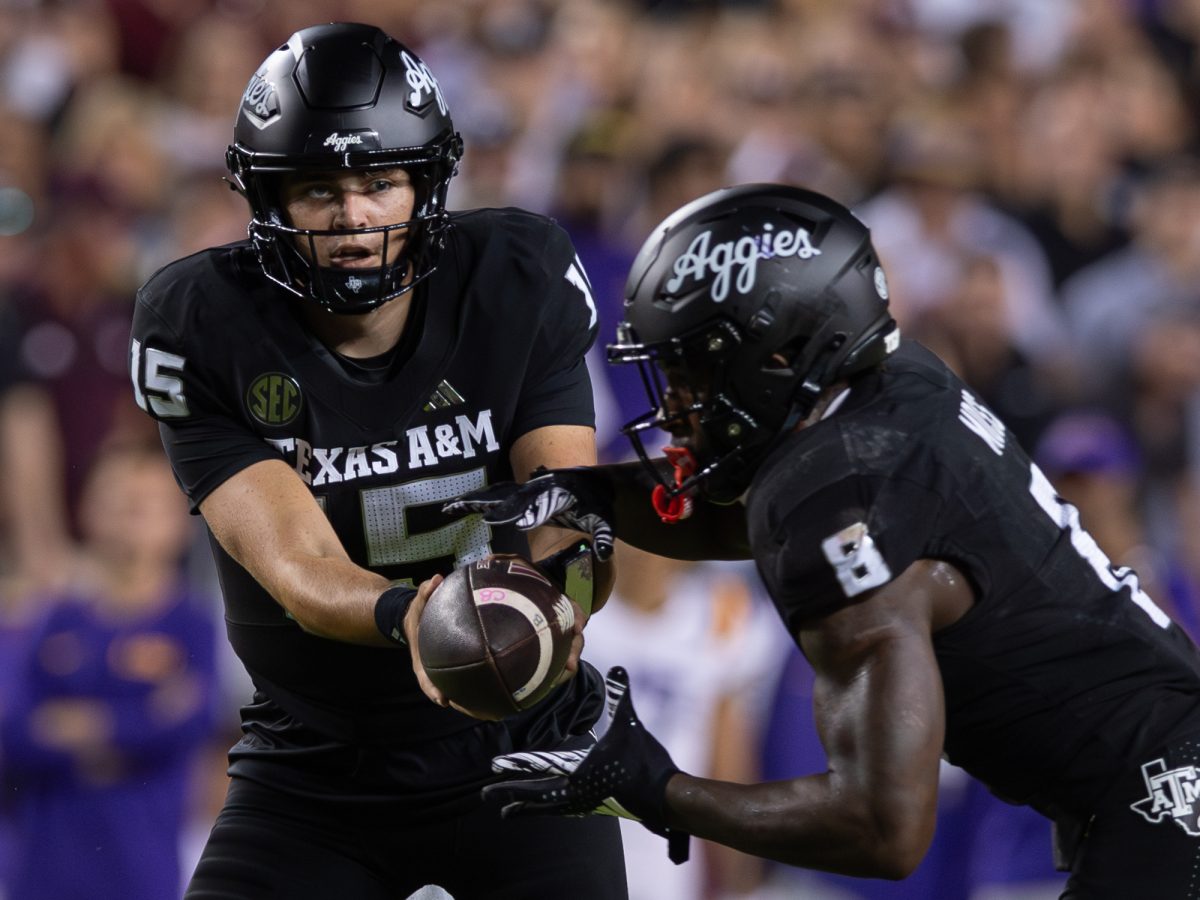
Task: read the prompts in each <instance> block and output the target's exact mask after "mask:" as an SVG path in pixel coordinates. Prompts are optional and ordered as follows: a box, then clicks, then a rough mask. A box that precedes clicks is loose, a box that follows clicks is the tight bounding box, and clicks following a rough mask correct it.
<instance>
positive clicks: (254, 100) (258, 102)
mask: <svg viewBox="0 0 1200 900" xmlns="http://www.w3.org/2000/svg"><path fill="white" fill-rule="evenodd" d="M242 112H243V113H245V116H246V119H247V120H248V121H249V122H250V123H251V124H252V125H254V127H256V128H266V127H267V126H268V125H271V124H273V123H274V122H276V121H278V119H279V92H278V91H277V90H276V89H275V83H274V82H272V81H271V80H270V79H268V78H264V77H262V76H261V75H260V74H258V73H257V72H255V73H254V74H253V75H251V76H250V83H249V84H248V85H247V86H246V90H245V93H243V94H242Z"/></svg>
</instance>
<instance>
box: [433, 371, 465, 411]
mask: <svg viewBox="0 0 1200 900" xmlns="http://www.w3.org/2000/svg"><path fill="white" fill-rule="evenodd" d="M466 402H467V401H466V400H464V399H463V396H462V394H460V393H459V392H458V391H456V390H455V389H454V388H453V387H452V386H451V384H450V382H448V381H446V380H444V379H443V381H442V383H441V384H439V385H438V386H437V388H436V389H435V390H434V392H433V396H432V397H430V398H429V402H428V403H426V404H425V406H424V407H422V409H423V410H424V411H425V412H429V411H430V410H431V409H445V408H446V407H447V406H460V405H461V404H463V403H466Z"/></svg>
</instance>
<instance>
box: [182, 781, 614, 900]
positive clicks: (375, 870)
mask: <svg viewBox="0 0 1200 900" xmlns="http://www.w3.org/2000/svg"><path fill="white" fill-rule="evenodd" d="M427 884H436V885H439V886H440V887H442V888H444V889H445V890H446V891H448V892H449V893H450V894H451V896H453V897H454V898H455V900H476V898H487V900H504V898H511V900H541V898H545V900H561V898H566V897H570V898H579V900H624V898H626V897H627V895H628V893H627V888H626V885H625V866H624V861H623V854H622V851H621V833H620V829H619V827H618V825H617V820H616V819H614V818H610V817H607V816H589V817H586V818H562V817H558V816H546V817H541V816H527V817H521V818H515V819H501V818H500V814H499V811H498V810H497V809H496V808H494V807H490V806H479V807H476V808H475V809H474V810H472V811H471V812H469V813H467V814H465V815H463V816H461V817H458V818H456V819H453V820H450V821H439V822H432V823H422V822H412V821H395V822H391V823H389V822H387V821H380V818H379V817H378V816H375V815H371V816H368V817H365V818H357V819H356V818H355V817H352V816H349V815H347V814H346V813H345V812H344V811H343V810H341V809H338V808H326V806H325V804H321V803H319V802H314V801H311V800H301V799H299V798H295V797H291V796H288V795H286V794H282V793H280V792H278V791H275V790H272V789H269V788H266V787H263V786H262V785H259V784H256V783H254V782H250V781H246V780H245V779H241V778H234V779H233V782H232V784H231V786H230V788H229V794H228V796H227V798H226V801H225V807H224V809H222V811H221V814H220V815H219V816H218V818H217V821H216V824H215V825H214V826H213V830H212V833H211V835H210V836H209V839H208V844H207V845H206V846H205V848H204V853H203V855H202V856H201V858H200V863H199V865H198V866H197V867H196V872H195V874H194V875H193V876H192V881H191V884H190V885H189V886H188V890H187V894H186V900H218V898H220V900H235V898H236V900H269V898H287V900H309V898H311V900H329V898H336V900H403V898H405V897H408V895H409V894H411V893H412V892H414V891H416V890H417V889H418V888H420V887H422V886H424V885H427Z"/></svg>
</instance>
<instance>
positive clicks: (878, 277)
mask: <svg viewBox="0 0 1200 900" xmlns="http://www.w3.org/2000/svg"><path fill="white" fill-rule="evenodd" d="M875 293H877V294H878V295H879V298H880V299H881V300H886V299H887V298H888V283H887V276H886V275H884V274H883V268H882V267H881V266H876V267H875Z"/></svg>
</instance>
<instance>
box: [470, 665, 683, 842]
mask: <svg viewBox="0 0 1200 900" xmlns="http://www.w3.org/2000/svg"><path fill="white" fill-rule="evenodd" d="M604 686H605V694H606V706H607V712H608V715H609V717H610V722H609V726H608V730H607V731H606V732H605V733H604V736H603V737H602V738H600V740H599V741H597V742H596V744H595V745H594V746H592V747H591V748H589V749H587V750H565V751H554V750H551V751H524V752H518V753H508V754H505V755H503V756H497V757H496V758H495V759H493V760H492V770H493V771H494V772H498V773H502V774H508V775H512V776H514V777H511V778H509V779H508V780H506V781H500V782H497V783H495V784H489V785H487V786H486V787H485V788H484V789H483V797H484V799H485V800H488V801H492V802H499V803H500V804H501V807H502V808H501V815H503V816H504V817H505V818H507V817H509V816H519V815H566V816H585V815H617V816H622V817H623V818H627V819H633V820H634V821H637V822H641V824H642V825H643V826H644V827H646V828H648V829H649V830H650V831H653V832H654V833H655V834H657V835H661V836H662V837H665V838H667V841H668V852H669V854H670V857H671V860H672V861H673V862H676V863H681V862H684V861H685V860H686V859H687V856H688V835H687V833H686V832H682V831H679V830H676V829H672V828H670V827H668V826H667V824H666V809H665V804H666V791H667V782H668V781H669V780H670V779H671V776H672V775H674V774H676V773H677V772H678V771H679V767H678V766H677V765H675V763H674V762H673V761H672V759H671V756H670V754H669V753H667V751H666V750H665V749H664V748H663V746H662V744H660V743H659V742H658V741H657V740H656V739H655V738H654V736H653V735H652V734H650V732H648V731H647V730H646V728H645V726H643V725H642V723H641V720H640V719H638V717H637V712H636V711H635V710H634V708H633V698H632V697H631V696H630V693H629V675H628V673H627V672H626V671H625V670H624V669H623V668H621V667H620V666H614V667H613V668H611V669H609V671H608V676H607V677H606V678H605V680H604Z"/></svg>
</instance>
